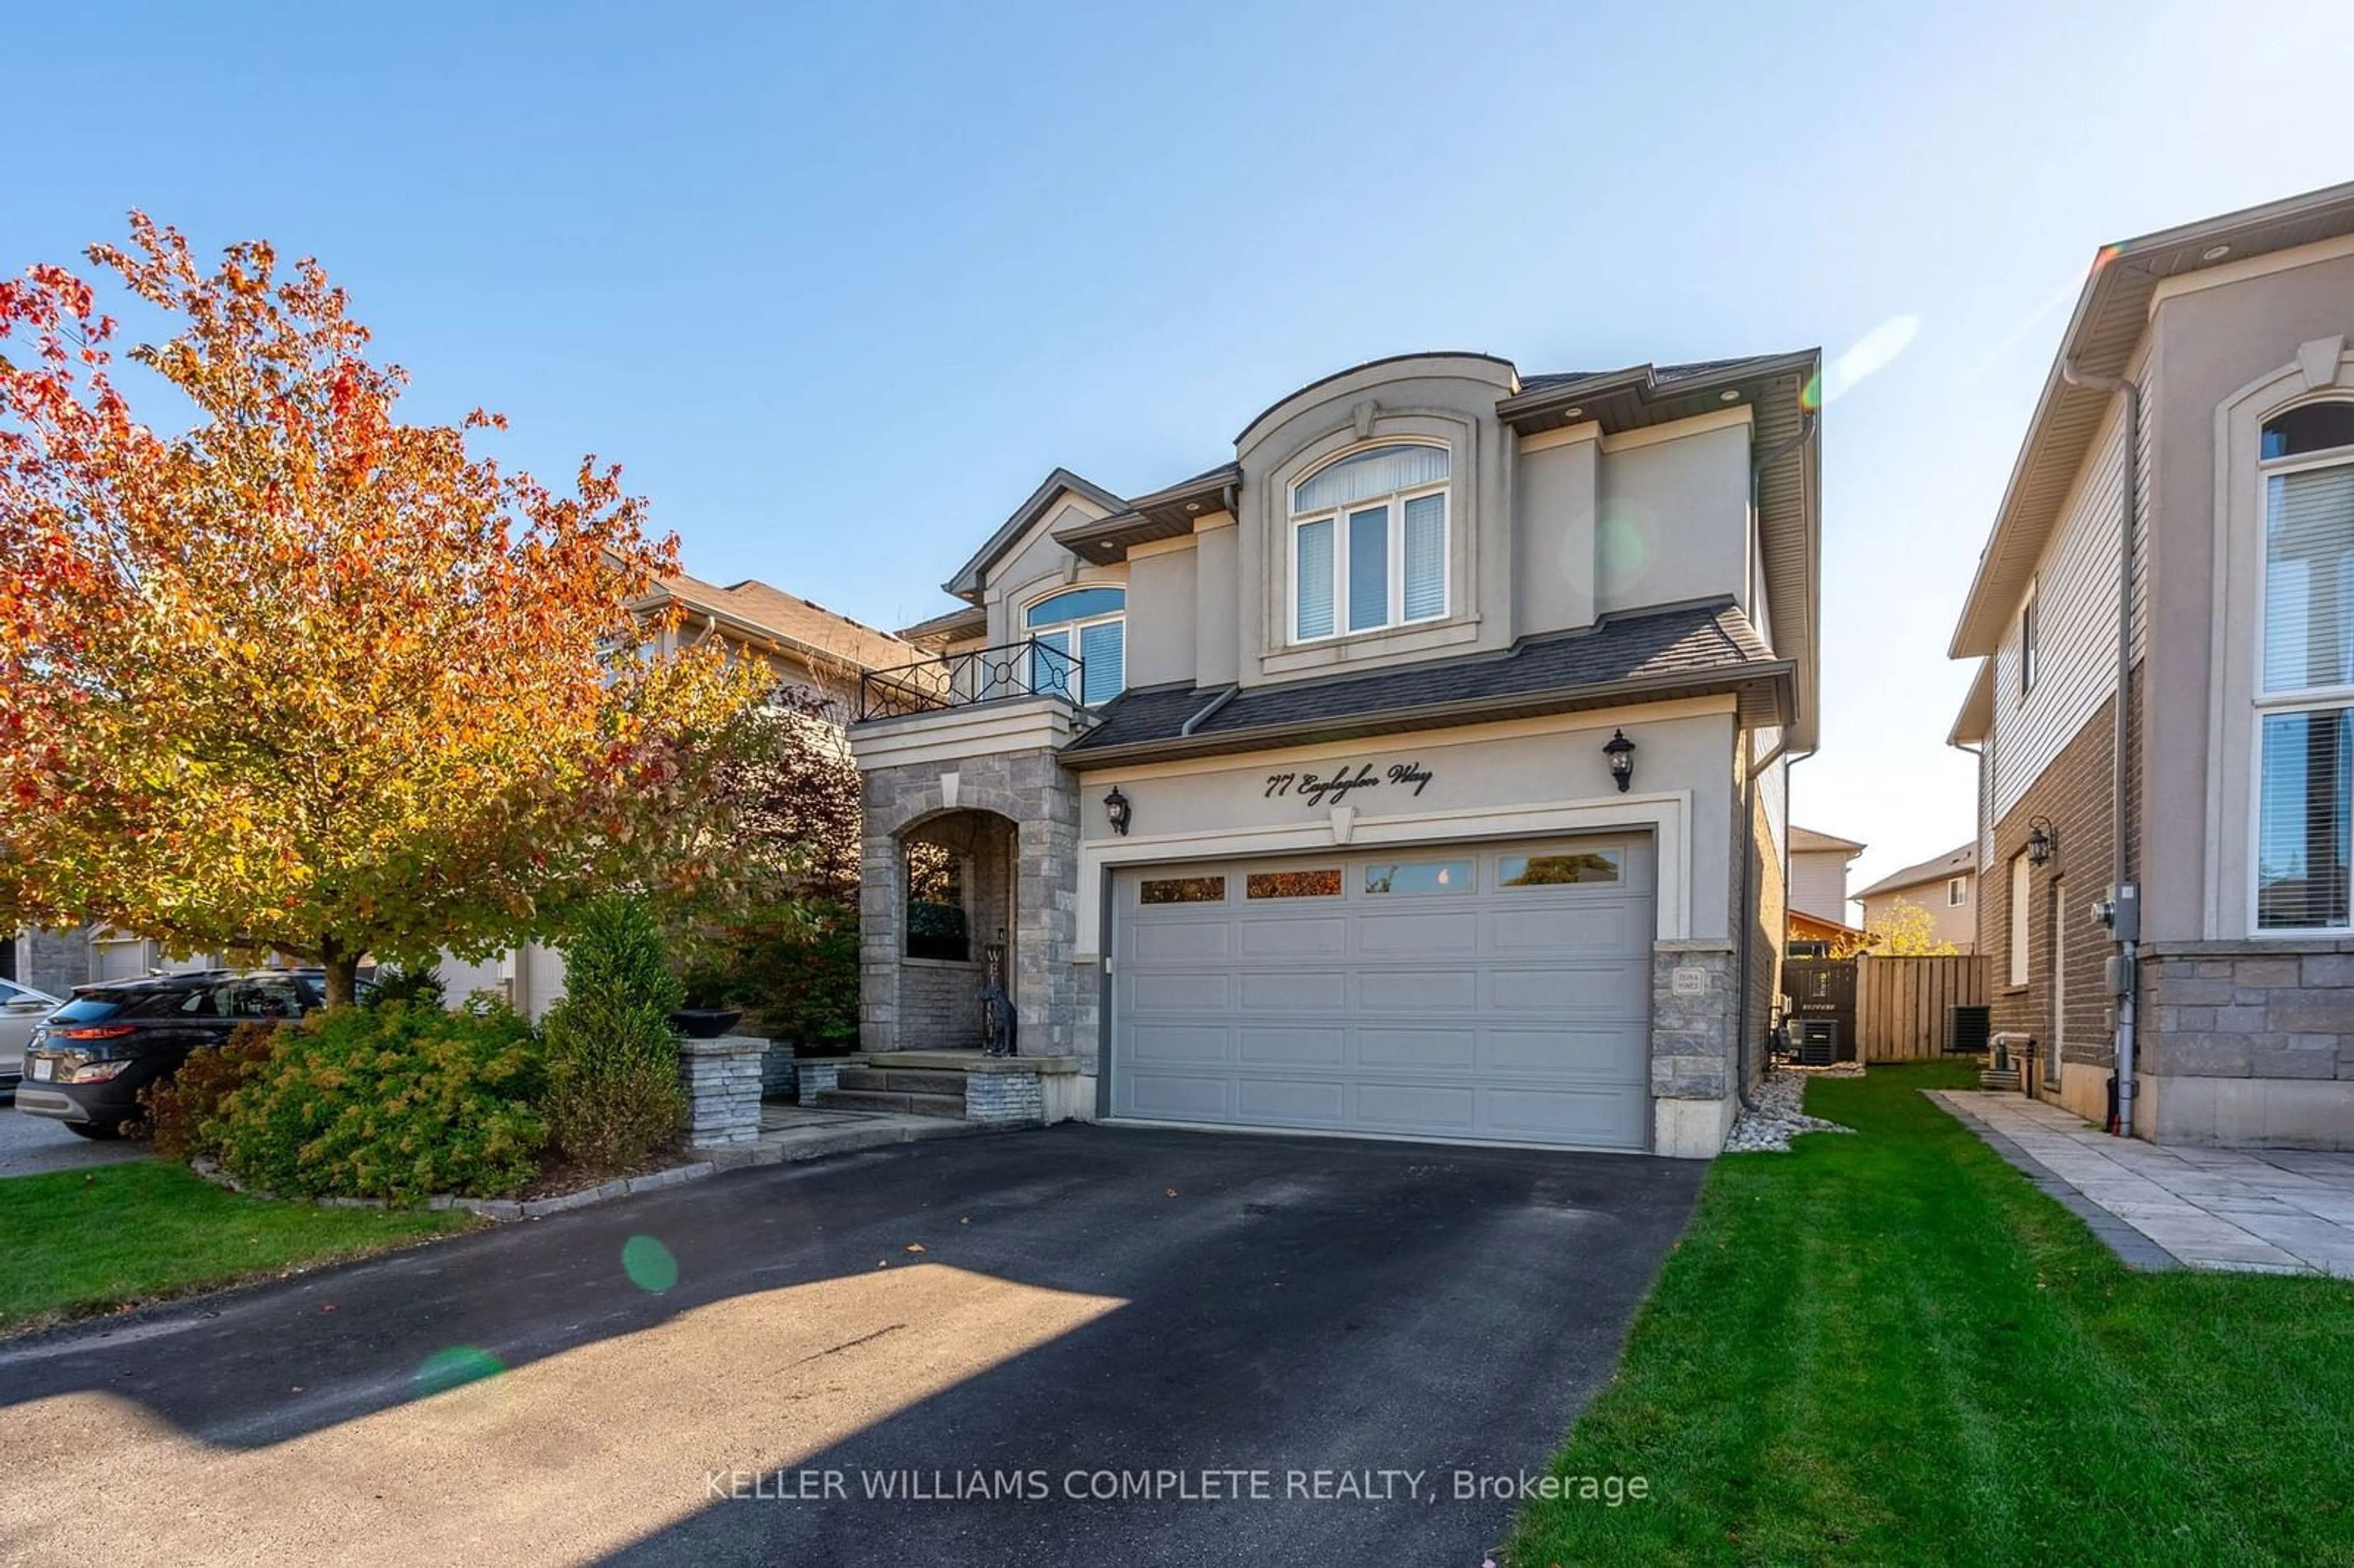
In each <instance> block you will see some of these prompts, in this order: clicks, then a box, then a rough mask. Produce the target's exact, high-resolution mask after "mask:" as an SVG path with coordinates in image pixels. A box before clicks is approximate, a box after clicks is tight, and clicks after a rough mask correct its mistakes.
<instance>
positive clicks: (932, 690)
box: [858, 637, 1087, 720]
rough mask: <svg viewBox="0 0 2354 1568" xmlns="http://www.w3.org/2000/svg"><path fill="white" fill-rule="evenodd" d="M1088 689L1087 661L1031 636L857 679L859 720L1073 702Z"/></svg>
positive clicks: (1077, 700)
mask: <svg viewBox="0 0 2354 1568" xmlns="http://www.w3.org/2000/svg"><path fill="white" fill-rule="evenodd" d="M1086 690H1087V665H1086V663H1085V662H1084V661H1082V660H1081V659H1080V658H1079V657H1078V656H1077V655H1076V654H1073V653H1066V652H1064V651H1063V650H1062V649H1060V648H1058V647H1056V646H1055V644H1053V643H1051V642H1041V641H1038V639H1036V638H1034V637H1033V638H1029V639H1027V640H1026V641H1021V642H1006V643H1001V644H1000V645H999V646H997V647H995V648H975V649H970V650H969V651H967V652H962V653H948V654H943V655H942V656H941V657H939V658H938V659H927V660H925V661H924V662H922V663H920V664H902V665H900V666H899V667H898V668H897V669H896V670H867V671H864V672H862V673H860V675H859V677H858V716H859V718H860V719H861V720H865V719H878V718H897V717H899V716H900V715H905V714H921V713H930V712H932V711H933V710H935V709H937V708H957V707H963V706H964V705H967V704H969V703H990V702H995V701H997V700H999V699H1000V698H1002V697H1060V698H1062V699H1063V700H1064V701H1065V702H1067V703H1077V702H1079V701H1081V700H1083V699H1082V694H1083V693H1085V692H1086Z"/></svg>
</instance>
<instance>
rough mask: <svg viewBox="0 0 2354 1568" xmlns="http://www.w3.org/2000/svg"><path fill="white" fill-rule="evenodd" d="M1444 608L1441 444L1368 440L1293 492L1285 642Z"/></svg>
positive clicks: (1437, 614)
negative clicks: (1391, 443)
mask: <svg viewBox="0 0 2354 1568" xmlns="http://www.w3.org/2000/svg"><path fill="white" fill-rule="evenodd" d="M1446 614H1447V449H1446V448H1445V447H1428V446H1386V447H1375V448H1373V449H1372V450H1368V451H1362V452H1352V453H1351V454H1349V455H1348V456H1347V457H1344V458H1342V459H1341V460H1340V461H1338V462H1333V463H1328V464H1326V465H1325V466H1324V467H1322V468H1320V469H1318V470H1317V471H1315V472H1314V473H1312V474H1310V475H1309V476H1308V477H1307V478H1306V479H1304V480H1301V481H1300V482H1299V483H1298V484H1296V485H1294V486H1292V490H1291V640H1292V641H1295V642H1312V641H1316V640H1318V639H1319V638H1324V637H1342V636H1347V635H1349V634H1351V633H1353V632H1359V631H1373V630H1378V629H1380V628H1382V627H1384V626H1402V625H1405V624H1407V623H1409V622H1412V621H1416V620H1441V619H1443V618H1444V617H1445V616H1446Z"/></svg>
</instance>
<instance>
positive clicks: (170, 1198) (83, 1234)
mask: <svg viewBox="0 0 2354 1568" xmlns="http://www.w3.org/2000/svg"><path fill="white" fill-rule="evenodd" d="M472 1223H473V1221H472V1216H470V1215H467V1214H464V1213H454V1212H442V1213H423V1212H391V1213H386V1212H380V1211H376V1210H367V1209H321V1208H314V1207H313V1206H312V1205H310V1204H308V1203H277V1202H266V1201H264V1200H262V1199H260V1198H248V1197H242V1196H240V1195H239V1194H238V1193H235V1192H226V1191H224V1190H222V1189H221V1188H218V1187H216V1186H214V1185H212V1184H211V1183H210V1182H208V1181H201V1180H199V1179H198V1178H197V1177H196V1176H195V1175H193V1174H191V1173H190V1172H189V1171H187V1170H186V1169H185V1168H184V1167H182V1166H178V1165H168V1164H165V1163H164V1162H163V1161H161V1160H136V1161H133V1162H132V1163H129V1164H124V1165H101V1166H96V1167H93V1168H90V1169H88V1170H81V1171H55V1172H51V1173H49V1174H46V1175H40V1176H12V1177H8V1178H6V1179H5V1180H0V1238H5V1246H0V1332H5V1331H10V1330H22V1329H25V1328H27V1327H30V1326H34V1325H37V1324H39V1323H43V1322H47V1321H50V1320H53V1319H60V1318H69V1317H76V1316H80V1315H82V1314H85V1313H90V1312H98V1311H104V1310H106V1309H108V1308H113V1307H118V1306H122V1305H125V1304H127V1303H132V1302H140V1301H150V1300H154V1299H157V1298H162V1297H165V1296H173V1295H180V1294H185V1293H186V1292H187V1291H190V1290H195V1289H199V1288H202V1287H206V1286H212V1285H226V1284H229V1283H231V1282H232V1281H235V1280H239V1279H250V1278H254V1277H260V1276H264V1275H270V1274H274V1273H278V1272H280V1271H281V1270H284V1269H288V1268H291V1267H293V1266H296V1265H300V1264H311V1263H323V1262H327V1261H329V1260H332V1259H334V1258H341V1257H352V1256H356V1255H359V1254H361V1253H367V1252H376V1251H378V1250H380V1249H382V1248H385V1247H389V1246H398V1245H403V1244H405V1243H408V1242H412V1241H417V1240H419V1239H421V1238H423V1237H427V1236H434V1235H440V1234H447V1233H448V1232H451V1231H455V1230H461V1229H464V1228H465V1227H466V1226H468V1225H469V1224H472Z"/></svg>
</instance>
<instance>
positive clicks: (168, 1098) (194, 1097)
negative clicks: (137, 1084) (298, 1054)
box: [133, 1023, 278, 1160]
mask: <svg viewBox="0 0 2354 1568" xmlns="http://www.w3.org/2000/svg"><path fill="white" fill-rule="evenodd" d="M277 1034H278V1031H276V1030H275V1029H273V1028H271V1027H270V1025H269V1024H267V1023H241V1024H239V1025H238V1027H237V1028H236V1030H235V1031H233V1032H232V1033H230V1035H229V1037H228V1039H227V1040H225V1041H223V1042H221V1044H218V1045H203V1046H199V1047H197V1048H196V1050H194V1051H191V1052H189V1053H188V1059H187V1060H186V1061H185V1062H183V1063H181V1064H180V1070H179V1071H178V1072H176V1073H175V1074H173V1075H171V1076H170V1077H168V1078H165V1079H164V1080H162V1081H161V1082H159V1083H154V1084H150V1085H148V1086H146V1087H145V1088H143V1089H142V1090H140V1091H139V1125H138V1127H137V1128H134V1129H133V1131H135V1132H136V1133H137V1135H138V1136H140V1137H142V1138H144V1139H147V1140H148V1142H149V1143H151V1144H152V1145H154V1150H155V1152H156V1153H158V1154H160V1155H162V1156H163V1157H164V1159H166V1160H193V1159H195V1158H196V1156H197V1155H199V1154H209V1155H214V1156H217V1155H218V1154H219V1153H220V1145H219V1143H218V1141H217V1139H213V1138H210V1137H207V1135H206V1126H207V1123H211V1122H214V1121H217V1119H218V1118H219V1117H220V1105H221V1101H222V1100H224V1099H226V1098H227V1097H228V1095H229V1093H230V1092H231V1091H232V1090H234V1089H236V1088H237V1086H239V1085H240V1084H242V1083H244V1082H245V1080H246V1079H247V1078H249V1077H250V1076H251V1075H253V1073H254V1070H255V1069H257V1068H258V1067H260V1065H262V1064H263V1063H266V1062H268V1061H269V1060H270V1046H271V1044H272V1043H273V1042H274V1041H275V1039H276V1038H277Z"/></svg>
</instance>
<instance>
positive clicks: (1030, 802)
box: [1008, 752, 1095, 1057]
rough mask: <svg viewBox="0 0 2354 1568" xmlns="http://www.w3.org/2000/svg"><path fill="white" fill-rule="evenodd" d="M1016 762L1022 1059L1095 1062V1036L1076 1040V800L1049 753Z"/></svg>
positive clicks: (1017, 991) (1016, 976) (1017, 992)
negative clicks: (1073, 1058)
mask: <svg viewBox="0 0 2354 1568" xmlns="http://www.w3.org/2000/svg"><path fill="white" fill-rule="evenodd" d="M1011 762H1012V767H1011V769H1010V772H1011V778H1010V779H1009V780H1008V784H1009V787H1010V789H1011V790H1012V792H1013V799H1014V800H1016V801H1018V802H1019V803H1020V806H1021V808H1022V810H1021V813H1020V814H1019V815H1018V816H1016V817H1015V843H1016V849H1017V852H1018V853H1017V860H1016V864H1017V867H1018V874H1017V875H1016V877H1015V879H1014V887H1013V920H1014V931H1015V935H1014V938H1013V948H1014V956H1013V980H1014V985H1013V996H1014V1003H1015V1005H1016V1007H1018V1008H1019V1009H1020V1011H1021V1014H1022V1039H1021V1049H1022V1054H1023V1055H1026V1056H1061V1055H1069V1054H1075V1053H1083V1054H1087V1055H1088V1056H1090V1057H1092V1056H1093V1054H1094V1053H1095V1041H1094V1039H1093V1038H1092V1036H1091V1037H1089V1038H1088V1039H1087V1040H1086V1041H1083V1042H1082V1041H1079V1040H1078V1039H1077V1038H1076V1036H1077V1030H1076V1018H1075V1017H1074V999H1075V997H1076V991H1077V986H1076V978H1075V976H1074V974H1073V971H1072V969H1071V955H1072V954H1073V953H1074V952H1075V951H1076V938H1077V936H1078V908H1079V892H1078V865H1079V801H1078V794H1077V791H1076V789H1074V788H1073V780H1072V778H1071V775H1070V774H1069V773H1068V772H1066V771H1065V770H1064V768H1063V766H1062V764H1061V763H1059V762H1058V761H1056V760H1055V758H1054V756H1053V755H1052V754H1051V753H1047V752H1033V753H1029V754H1026V755H1023V756H1020V757H1015V758H1012V759H1011ZM1008 814H1009V815H1013V813H1011V812H1009V813H1008Z"/></svg>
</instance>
